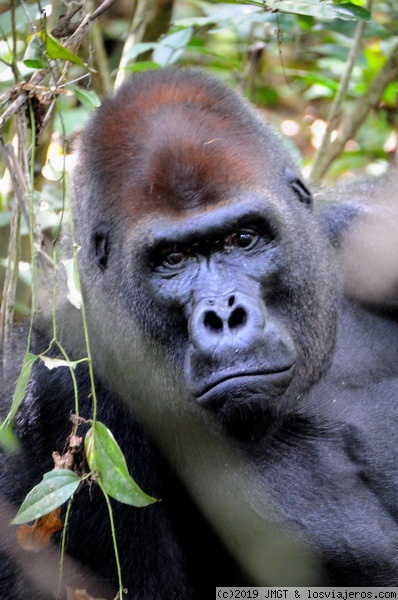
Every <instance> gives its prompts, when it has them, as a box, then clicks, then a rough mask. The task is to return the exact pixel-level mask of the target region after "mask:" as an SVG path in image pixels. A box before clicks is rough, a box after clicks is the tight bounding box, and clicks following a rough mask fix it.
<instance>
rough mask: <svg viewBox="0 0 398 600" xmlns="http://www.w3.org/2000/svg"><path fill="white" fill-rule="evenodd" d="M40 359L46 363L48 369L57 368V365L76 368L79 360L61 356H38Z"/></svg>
mask: <svg viewBox="0 0 398 600" xmlns="http://www.w3.org/2000/svg"><path fill="white" fill-rule="evenodd" d="M40 359H41V360H42V361H43V363H44V364H45V365H46V367H47V369H48V370H49V371H52V370H53V369H58V367H69V368H70V369H76V366H77V365H78V364H79V362H80V361H77V360H63V359H62V358H51V357H50V356H40Z"/></svg>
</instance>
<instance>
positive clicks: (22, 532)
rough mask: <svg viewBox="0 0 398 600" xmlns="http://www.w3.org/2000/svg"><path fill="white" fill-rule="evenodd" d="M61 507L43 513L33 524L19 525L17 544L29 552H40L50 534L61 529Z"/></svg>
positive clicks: (46, 544)
mask: <svg viewBox="0 0 398 600" xmlns="http://www.w3.org/2000/svg"><path fill="white" fill-rule="evenodd" d="M60 515H61V508H60V507H59V508H56V509H55V510H53V511H51V512H50V513H48V515H43V516H42V517H40V518H39V519H36V521H35V522H34V523H33V525H20V526H19V527H18V529H17V532H16V534H17V540H18V544H19V545H20V546H21V547H22V548H23V549H24V550H28V551H29V552H40V551H41V550H44V549H45V548H47V546H48V545H49V544H50V541H51V536H52V535H53V534H54V533H56V532H57V531H59V530H60V529H62V521H61V516H60Z"/></svg>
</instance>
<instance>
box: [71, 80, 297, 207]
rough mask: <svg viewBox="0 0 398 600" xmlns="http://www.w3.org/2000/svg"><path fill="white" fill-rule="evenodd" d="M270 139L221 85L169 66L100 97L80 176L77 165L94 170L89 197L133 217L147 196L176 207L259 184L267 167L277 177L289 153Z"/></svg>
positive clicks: (161, 204) (265, 178)
mask: <svg viewBox="0 0 398 600" xmlns="http://www.w3.org/2000/svg"><path fill="white" fill-rule="evenodd" d="M265 134H266V137H267V139H266V140H265V139H264V138H265ZM274 143H275V140H274V139H273V134H272V133H271V132H269V131H268V129H267V128H266V127H264V126H263V125H262V124H260V123H259V121H258V119H257V118H256V117H255V116H254V114H252V112H251V111H250V110H248V108H247V106H245V107H244V106H243V103H242V102H241V101H240V100H239V99H238V98H237V97H236V96H235V95H233V94H231V91H230V89H228V88H227V87H225V86H224V85H223V84H221V83H219V82H215V81H214V80H213V79H208V78H207V77H206V76H204V75H203V74H202V73H201V72H199V71H193V70H192V69H186V70H175V69H170V70H163V71H161V72H159V73H157V74H154V73H151V74H150V77H147V78H145V75H144V76H142V75H140V76H139V79H136V78H134V77H133V78H132V79H131V80H130V81H129V82H128V83H127V84H126V85H125V86H124V87H122V88H121V90H120V91H119V92H118V94H117V95H116V96H115V97H114V98H111V99H110V100H109V101H106V102H105V103H104V105H103V106H102V108H101V109H100V110H99V111H98V113H97V115H96V117H95V118H94V120H93V121H92V124H91V128H90V129H89V134H88V137H87V138H86V139H83V140H82V144H81V163H82V164H81V167H80V168H81V169H82V170H83V173H82V179H84V177H85V176H84V171H86V172H87V173H93V172H95V173H96V174H97V175H98V182H99V189H100V190H101V191H100V192H99V193H98V194H96V201H97V202H99V201H100V200H101V196H102V197H103V198H105V199H106V203H107V206H110V205H111V204H113V203H115V202H116V203H117V204H118V205H119V206H120V208H121V209H122V210H123V211H124V212H125V213H126V214H127V215H129V216H134V217H139V216H140V215H142V214H143V213H148V203H150V208H151V211H152V212H157V213H163V212H166V213H167V214H170V212H174V213H178V212H181V211H185V210H192V209H197V208H198V207H206V206H208V205H209V204H211V205H213V204H215V203H219V202H225V201H227V199H228V198H227V197H228V195H231V192H232V191H238V190H239V188H241V187H242V186H244V188H245V189H246V190H247V189H249V188H253V187H258V186H259V185H267V182H268V181H269V179H268V175H269V172H270V171H275V169H276V170H278V169H279V170H280V177H282V174H283V169H282V167H284V166H286V163H288V162H289V160H288V159H286V157H284V159H283V160H282V161H280V160H279V157H280V154H281V152H280V147H279V140H278V145H277V146H274ZM87 148H90V149H92V148H96V149H97V150H96V153H95V155H93V153H92V151H88V152H87ZM115 173H119V174H120V178H118V180H117V181H115V177H114V174H115ZM270 180H271V181H274V180H276V178H272V177H271V178H270ZM268 185H269V184H268Z"/></svg>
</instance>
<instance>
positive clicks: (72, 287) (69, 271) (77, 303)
mask: <svg viewBox="0 0 398 600" xmlns="http://www.w3.org/2000/svg"><path fill="white" fill-rule="evenodd" d="M61 263H62V264H63V265H64V267H65V270H66V277H67V284H68V290H69V293H68V296H67V298H68V300H69V302H70V303H71V304H73V306H74V307H75V308H77V309H78V310H80V309H81V307H82V295H81V293H80V286H79V280H78V276H77V273H76V265H75V261H74V259H73V258H67V259H65V260H61Z"/></svg>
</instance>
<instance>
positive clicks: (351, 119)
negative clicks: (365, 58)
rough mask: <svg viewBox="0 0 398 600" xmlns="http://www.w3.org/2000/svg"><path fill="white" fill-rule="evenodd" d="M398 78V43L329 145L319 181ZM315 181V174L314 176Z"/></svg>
mask: <svg viewBox="0 0 398 600" xmlns="http://www.w3.org/2000/svg"><path fill="white" fill-rule="evenodd" d="M397 77H398V43H397V44H395V46H394V47H393V48H392V51H391V54H390V56H389V58H388V59H387V61H386V63H385V64H384V66H383V67H382V68H381V69H380V71H379V72H378V73H377V75H376V76H375V77H374V79H373V81H372V82H371V83H370V85H369V88H368V90H367V92H366V94H365V95H364V96H362V98H360V99H359V100H358V101H357V102H355V104H354V106H353V109H352V111H351V113H350V114H348V115H346V116H345V117H344V119H342V120H341V123H340V125H339V127H338V129H337V135H336V138H335V140H334V141H333V142H331V143H330V145H329V150H328V153H327V155H325V156H324V157H323V160H322V161H319V165H318V166H317V173H316V175H317V179H318V180H319V179H320V178H321V177H322V176H323V175H324V173H325V172H326V171H327V169H328V167H329V165H330V164H331V163H332V162H333V160H334V159H335V158H337V157H338V156H339V155H340V154H341V152H342V151H343V149H344V146H345V144H346V143H347V141H348V140H349V139H351V138H352V137H353V136H354V134H355V132H356V131H357V129H358V128H359V127H360V126H361V125H362V123H363V121H364V120H365V118H366V116H367V115H368V113H369V112H370V111H371V110H372V108H374V107H375V106H377V104H378V102H379V101H380V97H381V95H382V94H383V92H384V90H385V88H386V87H387V85H388V84H389V83H391V81H394V80H395V79H396V78H397ZM312 180H313V181H314V180H315V178H314V174H313V175H312Z"/></svg>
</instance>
